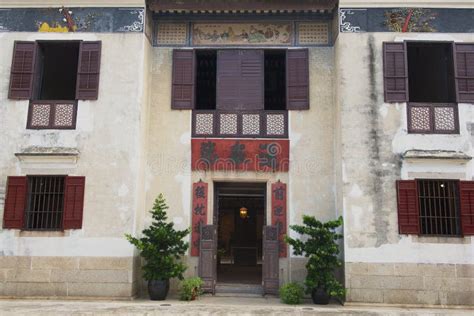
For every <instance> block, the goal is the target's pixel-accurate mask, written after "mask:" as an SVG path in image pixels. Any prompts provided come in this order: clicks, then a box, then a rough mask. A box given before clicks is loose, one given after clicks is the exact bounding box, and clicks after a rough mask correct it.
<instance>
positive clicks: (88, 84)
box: [76, 41, 102, 100]
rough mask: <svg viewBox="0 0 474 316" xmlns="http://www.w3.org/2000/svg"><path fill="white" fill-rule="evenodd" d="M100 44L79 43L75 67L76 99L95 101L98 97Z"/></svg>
mask: <svg viewBox="0 0 474 316" xmlns="http://www.w3.org/2000/svg"><path fill="white" fill-rule="evenodd" d="M101 48H102V42H100V41H98V42H81V45H80V48H79V61H78V66H77V79H76V99H78V100H97V98H98V96H99V75H100V56H101Z"/></svg>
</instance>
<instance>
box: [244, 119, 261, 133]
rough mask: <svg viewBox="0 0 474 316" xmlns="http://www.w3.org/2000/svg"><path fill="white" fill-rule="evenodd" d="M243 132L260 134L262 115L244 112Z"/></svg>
mask: <svg viewBox="0 0 474 316" xmlns="http://www.w3.org/2000/svg"><path fill="white" fill-rule="evenodd" d="M242 134H243V135H259V134H260V115H259V114H242Z"/></svg>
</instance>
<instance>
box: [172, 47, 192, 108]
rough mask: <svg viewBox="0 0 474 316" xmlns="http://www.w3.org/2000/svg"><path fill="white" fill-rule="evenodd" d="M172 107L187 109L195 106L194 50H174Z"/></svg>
mask: <svg viewBox="0 0 474 316" xmlns="http://www.w3.org/2000/svg"><path fill="white" fill-rule="evenodd" d="M172 76H173V78H172V85H173V86H172V88H171V108H172V109H175V110H186V109H193V108H194V81H195V76H194V51H193V50H190V49H175V50H174V51H173V74H172Z"/></svg>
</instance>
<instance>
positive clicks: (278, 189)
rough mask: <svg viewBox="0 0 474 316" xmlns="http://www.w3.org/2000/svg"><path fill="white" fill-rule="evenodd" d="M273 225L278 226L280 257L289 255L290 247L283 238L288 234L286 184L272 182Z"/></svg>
mask: <svg viewBox="0 0 474 316" xmlns="http://www.w3.org/2000/svg"><path fill="white" fill-rule="evenodd" d="M272 226H276V227H278V242H279V247H278V248H279V253H280V258H284V257H286V256H287V251H288V247H287V245H286V243H285V241H284V240H283V238H284V237H285V235H286V184H285V183H283V182H280V181H278V182H276V183H272Z"/></svg>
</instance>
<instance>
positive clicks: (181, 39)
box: [155, 20, 332, 47]
mask: <svg viewBox="0 0 474 316" xmlns="http://www.w3.org/2000/svg"><path fill="white" fill-rule="evenodd" d="M155 29H156V32H155V45H157V46H195V47H200V46H201V47H223V46H224V47H232V46H258V47H262V46H282V47H290V46H327V45H331V38H332V37H331V35H330V32H331V28H330V27H329V23H328V22H327V21H326V20H321V21H316V22H315V21H265V20H263V21H259V20H256V21H250V22H248V21H235V22H215V23H209V22H187V21H170V22H162V21H156V27H155Z"/></svg>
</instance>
